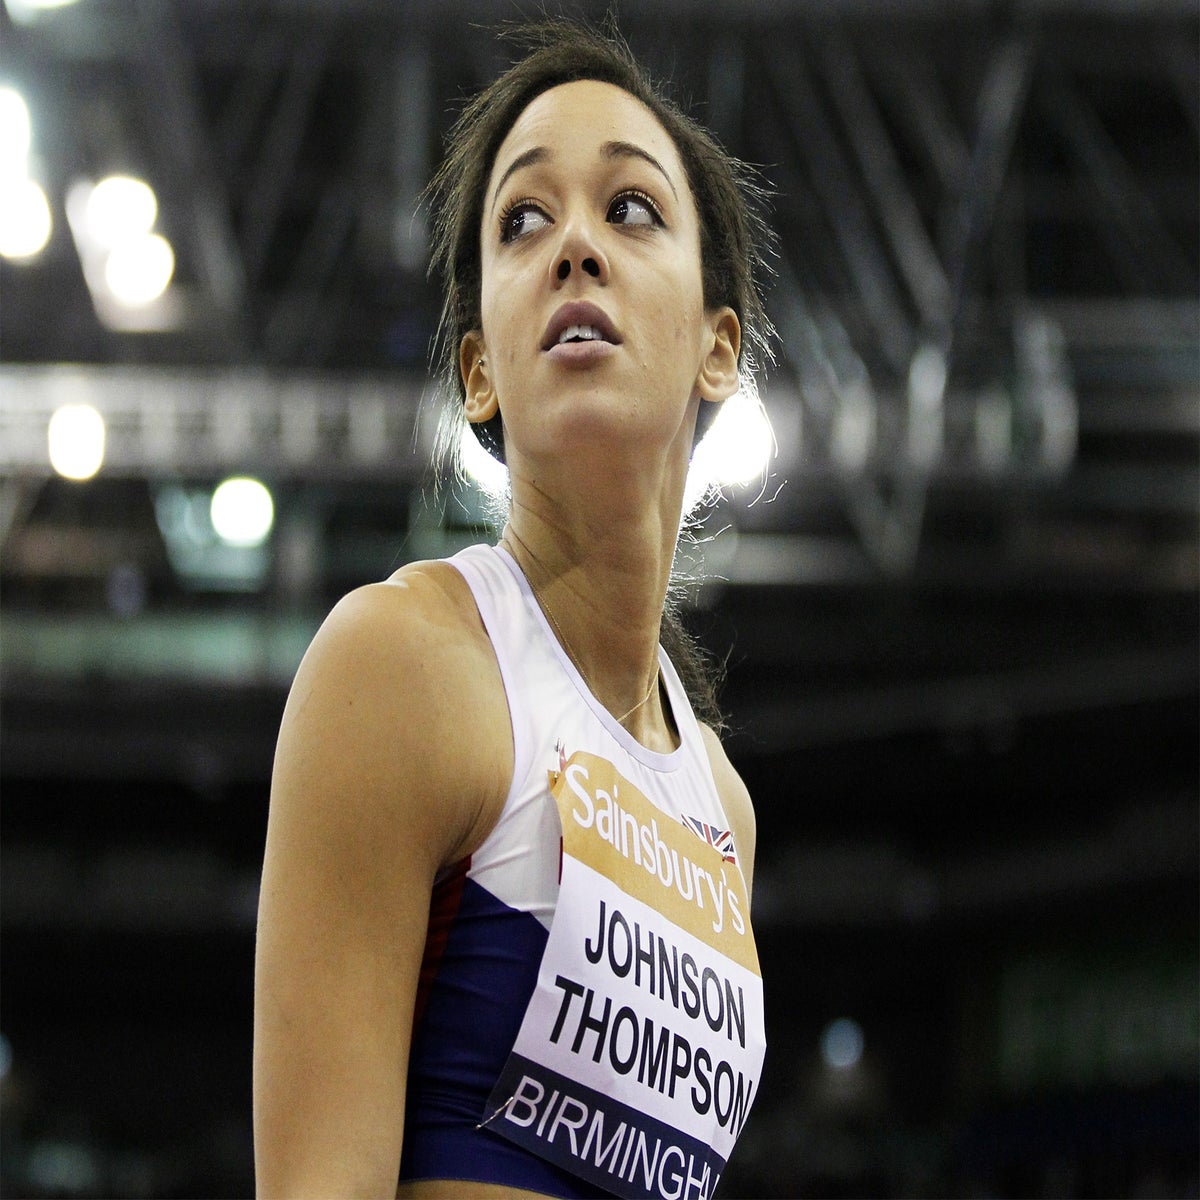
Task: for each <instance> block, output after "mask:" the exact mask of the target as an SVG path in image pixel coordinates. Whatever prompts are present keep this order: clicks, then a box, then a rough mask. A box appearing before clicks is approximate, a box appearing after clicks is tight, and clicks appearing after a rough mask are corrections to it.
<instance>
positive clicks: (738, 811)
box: [700, 725, 757, 899]
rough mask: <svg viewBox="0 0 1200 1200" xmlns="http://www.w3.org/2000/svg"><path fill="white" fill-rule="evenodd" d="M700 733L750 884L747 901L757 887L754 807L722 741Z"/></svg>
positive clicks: (706, 731)
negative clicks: (755, 876) (755, 877)
mask: <svg viewBox="0 0 1200 1200" xmlns="http://www.w3.org/2000/svg"><path fill="white" fill-rule="evenodd" d="M700 731H701V733H702V734H703V736H704V746H705V749H706V750H707V751H708V761H709V765H710V766H711V767H712V773H713V779H714V781H715V782H716V785H717V795H718V796H719V797H720V798H721V807H722V808H723V809H724V810H725V816H726V817H727V818H728V819H729V826H730V828H731V829H732V830H733V844H734V848H735V849H736V851H737V858H738V865H739V866H740V867H741V869H742V876H743V877H744V878H745V880H746V898H747V899H749V898H750V893H751V891H752V890H753V887H754V847H755V839H756V836H757V826H756V824H755V818H754V805H753V803H752V802H751V800H750V793H749V791H748V790H747V788H746V785H745V784H744V783H743V782H742V777H741V776H740V775H739V774H738V773H737V771H736V770H735V769H734V766H733V763H731V762H730V761H729V756H728V755H727V754H726V753H725V747H724V746H722V745H721V739H720V738H719V737H717V735H716V734H715V733H714V732H713V731H712V730H711V729H710V728H709V727H708V726H707V725H701V726H700Z"/></svg>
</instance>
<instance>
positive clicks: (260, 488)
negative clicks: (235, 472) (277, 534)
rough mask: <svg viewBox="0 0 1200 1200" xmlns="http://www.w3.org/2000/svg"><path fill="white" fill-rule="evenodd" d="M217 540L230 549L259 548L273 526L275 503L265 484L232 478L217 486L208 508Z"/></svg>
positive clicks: (254, 480) (236, 477)
mask: <svg viewBox="0 0 1200 1200" xmlns="http://www.w3.org/2000/svg"><path fill="white" fill-rule="evenodd" d="M209 513H210V516H211V518H212V526H213V529H214V530H215V531H216V534H217V537H219V538H220V539H221V541H223V542H225V543H226V544H227V545H229V546H261V545H262V544H263V542H265V541H266V540H267V537H268V536H269V534H270V532H271V526H272V525H274V523H275V502H274V501H273V500H272V499H271V493H270V491H268V490H267V487H266V485H265V484H263V483H260V482H259V481H258V480H257V479H252V478H250V477H249V476H234V477H233V478H231V479H226V480H225V481H224V482H223V483H221V484H219V485H218V486H217V488H216V490H215V491H214V492H213V495H212V504H211V506H210V508H209Z"/></svg>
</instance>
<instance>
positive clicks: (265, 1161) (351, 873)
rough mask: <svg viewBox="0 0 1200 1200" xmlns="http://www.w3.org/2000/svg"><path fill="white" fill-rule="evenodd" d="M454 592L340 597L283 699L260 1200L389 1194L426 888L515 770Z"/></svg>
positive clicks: (439, 580)
mask: <svg viewBox="0 0 1200 1200" xmlns="http://www.w3.org/2000/svg"><path fill="white" fill-rule="evenodd" d="M441 571H442V572H444V571H452V568H441ZM454 578H455V579H458V577H457V576H456V575H455V577H454ZM455 586H456V585H455V584H454V582H453V581H449V601H448V597H447V579H446V577H445V575H444V574H439V572H438V571H437V570H436V569H435V570H434V571H433V572H432V573H430V572H421V571H417V572H415V573H413V574H412V575H411V576H410V577H409V578H407V579H401V580H400V581H398V582H397V583H392V584H384V585H376V586H374V587H371V588H366V589H362V590H361V591H359V592H357V593H354V594H352V595H351V596H349V597H347V598H346V599H345V600H343V601H342V602H341V604H339V605H338V606H337V608H336V609H335V610H334V612H333V613H332V614H331V615H330V617H329V619H328V620H327V621H326V623H325V625H324V626H323V627H322V629H321V632H320V633H319V634H318V635H317V638H316V639H315V640H314V642H313V645H312V647H311V648H310V650H309V652H308V654H307V655H306V657H305V660H304V662H303V664H302V665H301V668H300V670H299V672H298V674H297V676H296V680H295V683H294V684H293V687H292V692H291V695H290V697H289V699H288V704H287V708H286V711H285V714H284V719H283V724H282V727H281V731H280V737H279V743H278V747H277V751H276V760H275V771H274V775H273V778H272V786H271V812H270V819H269V823H268V829H267V844H266V854H265V859H264V866H263V880H262V892H261V897H260V903H259V923H258V945H257V954H256V965H255V1020H254V1135H255V1166H256V1174H257V1186H258V1191H259V1195H260V1196H263V1197H282V1196H304V1195H310V1196H326V1197H327V1196H333V1195H354V1196H387V1197H393V1196H394V1195H395V1189H396V1179H397V1172H398V1168H399V1162H400V1149H401V1139H402V1132H403V1123H404V1097H405V1080H406V1075H407V1067H408V1052H409V1041H410V1037H411V1030H412V1018H413V1007H414V1001H415V996H416V983H417V979H418V975H419V971H420V965H421V956H422V952H423V949H424V943H425V934H426V922H427V919H428V908H429V898H430V890H431V887H432V883H433V878H434V875H435V873H436V871H437V870H438V868H439V867H440V866H441V865H443V864H445V863H450V862H454V861H456V860H457V859H458V858H461V857H462V856H463V855H465V854H466V853H468V852H469V851H470V850H471V849H472V848H473V846H474V844H476V843H477V841H478V840H480V839H481V837H482V836H483V834H485V833H486V829H487V827H489V826H488V824H487V823H488V820H489V814H491V817H490V819H491V820H492V821H494V819H495V815H494V814H495V812H498V810H499V808H498V804H497V803H496V800H497V797H499V802H500V803H502V802H503V794H504V792H505V790H506V789H507V786H508V781H509V778H510V776H511V772H512V765H511V743H510V741H509V738H510V734H509V731H508V728H507V715H506V710H503V709H501V710H499V711H497V709H496V705H495V702H494V697H495V695H498V696H499V699H500V703H501V705H502V704H503V690H502V688H500V684H499V676H498V672H497V673H496V674H495V677H494V678H491V677H489V675H488V667H489V663H490V665H491V668H492V670H493V671H495V663H494V659H490V658H489V656H488V653H487V647H486V641H483V642H481V641H480V637H479V631H478V630H475V631H473V630H472V629H471V619H472V615H473V613H474V610H473V606H470V605H469V602H468V604H467V605H466V606H464V605H463V604H462V603H461V600H462V595H463V594H464V593H465V586H463V585H461V580H458V591H457V592H456V590H455ZM474 621H475V623H476V625H477V624H478V617H477V615H474ZM481 648H482V652H481ZM495 688H500V691H499V692H498V693H495V692H494V689H495ZM468 697H469V698H470V699H471V703H470V704H468V702H467V701H468ZM464 714H470V716H469V717H468V718H467V719H468V720H469V721H470V727H467V726H466V723H465V720H464ZM498 720H499V721H500V722H501V724H497V721H498ZM506 754H507V761H506ZM506 767H507V771H506Z"/></svg>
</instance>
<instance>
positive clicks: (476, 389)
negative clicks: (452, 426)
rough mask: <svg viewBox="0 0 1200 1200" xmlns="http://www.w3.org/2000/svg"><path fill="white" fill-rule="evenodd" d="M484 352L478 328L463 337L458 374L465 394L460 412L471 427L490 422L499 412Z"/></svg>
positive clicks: (459, 350) (460, 346)
mask: <svg viewBox="0 0 1200 1200" xmlns="http://www.w3.org/2000/svg"><path fill="white" fill-rule="evenodd" d="M485 349H486V345H485V343H484V340H483V333H482V331H480V330H478V329H472V330H471V332H470V333H467V334H464V335H463V340H462V342H461V343H460V344H459V347H458V371H459V375H460V376H461V377H462V381H463V391H464V392H465V393H466V399H465V400H464V401H463V411H464V412H465V413H466V415H467V420H468V421H470V422H471V424H472V425H478V424H480V423H481V422H483V421H489V420H491V418H492V417H494V416H495V415H496V413H498V412H499V411H500V400H499V397H497V395H496V389H495V388H494V387H493V386H492V376H491V369H490V367H489V365H488V361H487V357H486V355H485V354H484V350H485Z"/></svg>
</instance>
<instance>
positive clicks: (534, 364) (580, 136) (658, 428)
mask: <svg viewBox="0 0 1200 1200" xmlns="http://www.w3.org/2000/svg"><path fill="white" fill-rule="evenodd" d="M481 264H482V272H483V278H482V292H481V312H482V326H483V327H482V330H480V331H475V332H474V333H472V334H468V335H467V337H466V338H465V339H464V342H463V347H462V353H461V367H462V371H463V379H464V382H465V384H466V392H467V416H468V418H469V419H472V420H485V419H487V418H488V417H489V416H491V415H492V414H493V413H494V411H495V405H496V404H498V405H499V407H500V410H501V411H502V412H503V414H504V425H505V449H506V455H507V457H508V460H509V465H510V467H513V468H514V471H515V470H516V469H517V466H518V463H519V461H520V460H521V458H522V457H524V456H531V457H533V458H537V457H538V456H539V455H545V454H549V455H555V454H559V453H561V452H562V451H563V450H564V449H570V450H572V451H573V452H576V451H577V450H578V448H579V447H580V446H581V445H585V446H592V447H594V448H596V449H597V451H601V450H602V449H603V448H605V447H609V448H612V449H616V450H618V451H619V450H621V449H625V450H628V449H629V448H630V447H631V446H633V447H638V448H641V449H646V448H648V447H649V446H650V445H653V444H660V445H673V444H675V443H676V442H678V443H680V444H683V445H685V446H686V448H687V450H690V446H691V430H692V428H693V427H694V422H695V406H696V404H698V402H699V399H700V398H704V399H709V400H720V399H724V398H725V397H726V396H728V395H731V394H732V393H733V391H734V390H736V386H737V349H738V341H737V339H738V327H737V319H736V317H735V316H734V314H733V312H732V310H729V309H723V310H718V311H717V312H713V313H706V312H705V309H704V300H703V286H702V279H701V266H700V230H699V222H698V217H697V214H696V210H695V205H694V203H693V200H692V196H691V192H690V190H689V188H688V184H687V179H686V175H685V173H684V169H683V166H682V164H681V162H680V159H679V155H678V152H677V151H676V149H675V145H674V143H673V142H672V140H671V138H670V136H669V135H668V134H667V132H666V131H665V130H664V129H663V127H662V126H661V125H660V124H659V122H658V119H657V118H656V117H655V116H654V115H653V113H651V112H650V110H649V109H648V108H646V107H645V105H643V104H642V103H641V102H640V101H639V100H637V99H635V98H634V97H633V96H631V95H630V94H629V93H627V92H625V91H623V90H622V89H620V88H617V87H615V86H613V85H612V84H607V83H600V82H596V81H593V80H581V81H578V82H574V83H568V84H563V85H561V86H559V87H555V88H552V89H551V90H549V91H547V92H544V93H542V94H541V95H540V96H538V97H537V98H536V99H534V100H533V101H532V102H531V103H530V104H529V106H528V107H527V108H526V109H525V110H524V112H523V113H522V114H521V116H520V117H519V118H518V119H517V121H516V123H515V124H514V125H513V127H512V129H511V130H510V131H509V134H508V136H507V137H506V138H505V140H504V142H503V143H502V145H501V146H500V149H499V151H498V153H497V155H496V160H495V163H494V164H493V167H492V172H491V176H490V178H489V180H488V185H487V191H486V193H485V196H484V208H483V227H482V230H481ZM481 359H482V360H483V361H482V362H481V361H480V360H481ZM714 361H716V363H717V368H718V369H716V370H714ZM649 439H653V440H652V441H651V440H649Z"/></svg>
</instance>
